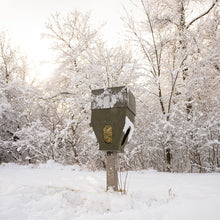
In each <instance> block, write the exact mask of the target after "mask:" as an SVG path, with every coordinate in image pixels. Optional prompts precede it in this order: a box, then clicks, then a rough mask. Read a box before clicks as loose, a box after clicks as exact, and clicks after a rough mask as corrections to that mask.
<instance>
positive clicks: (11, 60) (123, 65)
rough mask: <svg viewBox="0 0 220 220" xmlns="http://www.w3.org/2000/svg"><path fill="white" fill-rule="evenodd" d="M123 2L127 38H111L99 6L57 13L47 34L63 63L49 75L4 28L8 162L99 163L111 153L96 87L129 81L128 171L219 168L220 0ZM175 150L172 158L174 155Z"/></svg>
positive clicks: (0, 40) (3, 159)
mask: <svg viewBox="0 0 220 220" xmlns="http://www.w3.org/2000/svg"><path fill="white" fill-rule="evenodd" d="M133 7H134V8H135V7H137V8H138V12H139V14H138V15H137V14H133V13H132V10H130V9H129V10H128V9H126V6H124V15H123V16H122V19H123V22H124V25H125V27H126V32H125V33H124V41H123V42H124V43H123V44H120V45H118V46H114V47H108V46H107V45H106V42H105V41H104V40H103V39H102V26H100V27H94V26H93V25H92V22H91V17H92V15H91V13H82V12H80V11H77V10H72V11H71V12H69V13H67V14H61V13H58V12H57V13H54V14H53V15H51V17H50V18H49V19H48V20H47V21H46V23H45V25H46V30H47V31H46V32H45V33H42V37H43V38H45V39H48V40H50V42H51V50H53V54H54V57H53V59H54V62H55V63H56V69H54V71H53V75H52V76H51V78H49V79H45V80H44V81H43V82H42V81H39V80H38V79H37V76H36V77H30V76H31V71H32V70H31V68H30V66H29V61H28V57H25V56H24V55H23V54H22V52H21V51H20V50H19V49H18V48H17V47H15V46H13V45H14V44H13V42H11V40H10V34H9V33H7V32H5V31H0V163H12V162H13V163H18V164H29V163H34V164H36V163H45V162H47V161H48V160H54V161H55V162H58V163H61V164H64V165H67V164H68V165H72V164H78V165H81V166H85V167H88V168H89V169H91V170H100V169H104V168H105V159H106V158H105V157H106V155H105V152H102V151H99V146H98V143H97V140H96V137H95V135H94V132H93V130H92V128H91V127H90V120H91V91H92V90H93V89H98V88H108V87H114V86H122V85H126V86H127V87H128V88H129V89H131V91H132V92H133V93H134V95H135V97H136V105H137V106H136V117H135V130H134V133H133V136H132V138H131V140H130V142H129V143H128V144H127V146H126V147H125V153H123V154H119V165H120V169H121V170H140V169H149V168H151V169H155V170H157V171H168V172H214V171H220V62H219V61H220V53H219V51H220V29H219V23H220V19H219V18H220V16H219V15H220V14H219V12H220V11H219V1H218V0H157V1H154V0H138V1H134V5H133ZM168 155H169V157H168Z"/></svg>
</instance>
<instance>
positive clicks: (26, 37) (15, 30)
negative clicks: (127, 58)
mask: <svg viewBox="0 0 220 220" xmlns="http://www.w3.org/2000/svg"><path fill="white" fill-rule="evenodd" d="M0 2H1V7H0V31H5V30H6V31H8V32H9V34H10V36H11V40H12V42H14V43H15V44H16V45H19V46H20V49H21V51H23V52H25V53H26V55H27V56H28V57H29V58H31V59H32V60H34V61H35V63H38V62H39V61H43V60H47V59H48V57H49V56H50V54H51V52H49V43H48V41H47V40H45V39H43V40H42V39H41V34H42V33H43V32H45V22H46V21H47V19H48V18H49V17H50V15H51V14H54V13H56V12H61V13H65V12H69V11H72V10H75V9H76V10H79V11H82V12H87V11H91V13H92V19H93V20H92V22H93V23H94V25H97V26H98V25H99V24H102V23H104V22H107V25H106V27H105V28H104V33H103V34H104V38H105V40H107V41H108V43H109V45H112V44H114V43H116V42H117V40H118V39H119V34H118V33H119V32H120V30H121V29H122V27H123V23H122V21H121V19H120V17H121V14H122V11H123V9H122V5H127V4H128V3H129V0H19V1H18V0H7V1H5V0H0ZM44 68H48V66H47V65H46V66H45V67H44Z"/></svg>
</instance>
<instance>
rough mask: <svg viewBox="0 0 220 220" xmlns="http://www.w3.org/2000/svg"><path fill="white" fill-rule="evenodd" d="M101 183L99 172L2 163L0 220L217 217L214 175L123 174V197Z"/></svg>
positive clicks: (218, 179)
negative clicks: (125, 175)
mask: <svg viewBox="0 0 220 220" xmlns="http://www.w3.org/2000/svg"><path fill="white" fill-rule="evenodd" d="M105 187H106V186H105V172H104V171H100V172H91V171H88V170H86V169H80V168H79V167H77V166H61V165H59V164H55V163H54V162H52V161H50V162H48V163H47V164H44V165H39V166H33V165H32V166H18V165H14V164H3V165H0V219H1V220H12V219H14V220H17V219H19V220H26V219H28V220H35V219H40V220H45V219H51V220H52V219H53V220H56V219H60V220H61V219H62V220H68V219H81V220H87V219H88V220H99V219H100V220H105V219H109V220H112V219H113V220H116V219H120V220H123V219H125V220H129V219H132V220H139V219H143V220H162V219H163V220H181V219H184V220H219V219H220V173H212V174H172V173H159V172H156V171H139V172H129V175H128V193H127V195H121V194H120V193H116V192H111V191H110V192H106V191H105Z"/></svg>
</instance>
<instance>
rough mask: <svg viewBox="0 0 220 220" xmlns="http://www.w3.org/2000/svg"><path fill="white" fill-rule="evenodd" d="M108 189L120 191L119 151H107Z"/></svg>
mask: <svg viewBox="0 0 220 220" xmlns="http://www.w3.org/2000/svg"><path fill="white" fill-rule="evenodd" d="M106 175H107V190H109V188H112V189H113V190H114V191H118V154H117V152H113V151H108V152H107V162H106Z"/></svg>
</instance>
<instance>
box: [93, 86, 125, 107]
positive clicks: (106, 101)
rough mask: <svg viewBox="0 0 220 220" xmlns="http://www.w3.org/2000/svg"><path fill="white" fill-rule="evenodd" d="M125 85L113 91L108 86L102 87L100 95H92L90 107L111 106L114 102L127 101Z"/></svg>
mask: <svg viewBox="0 0 220 220" xmlns="http://www.w3.org/2000/svg"><path fill="white" fill-rule="evenodd" d="M126 91H127V87H122V89H121V91H119V92H117V93H116V92H115V93H113V91H112V90H111V89H109V88H107V89H104V90H103V92H102V93H101V94H100V95H94V94H93V95H92V109H108V108H113V107H114V106H115V104H116V103H127V96H126V93H125V92H126Z"/></svg>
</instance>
